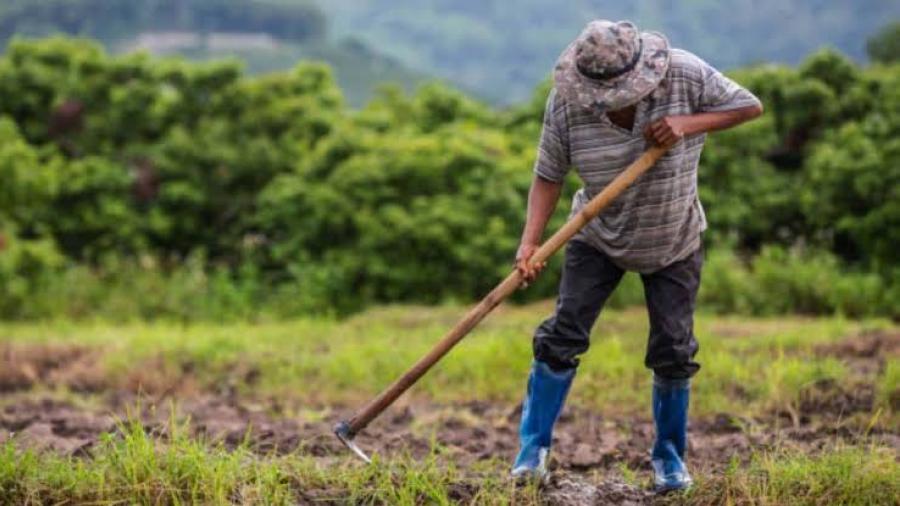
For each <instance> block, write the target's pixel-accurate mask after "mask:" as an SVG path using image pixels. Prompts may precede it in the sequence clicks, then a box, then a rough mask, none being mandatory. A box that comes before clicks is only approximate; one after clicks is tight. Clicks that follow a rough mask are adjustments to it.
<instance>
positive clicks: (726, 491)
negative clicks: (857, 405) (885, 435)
mask: <svg viewBox="0 0 900 506" xmlns="http://www.w3.org/2000/svg"><path fill="white" fill-rule="evenodd" d="M687 498H688V502H690V503H691V504H698V505H707V504H708V505H720V504H791V505H796V506H801V505H810V506H813V505H822V504H829V505H839V504H840V505H859V506H870V505H892V504H894V505H895V504H897V503H898V502H900V464H898V462H897V459H896V455H894V454H893V452H891V451H890V450H888V449H886V448H861V447H843V448H834V449H832V450H830V451H828V452H826V453H824V454H822V455H819V456H809V455H803V454H799V453H785V452H772V453H760V454H757V455H756V456H754V458H753V460H752V462H751V464H750V466H749V467H740V466H737V465H734V466H731V468H730V469H729V470H728V471H727V472H725V473H723V474H722V475H719V476H716V477H711V478H709V479H705V480H701V481H700V482H699V483H698V487H697V488H696V489H695V490H693V491H692V492H691V493H689V494H688V496H687Z"/></svg>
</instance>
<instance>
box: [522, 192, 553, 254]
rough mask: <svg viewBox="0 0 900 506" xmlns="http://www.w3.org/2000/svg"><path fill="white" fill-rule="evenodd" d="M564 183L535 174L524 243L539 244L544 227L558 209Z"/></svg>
mask: <svg viewBox="0 0 900 506" xmlns="http://www.w3.org/2000/svg"><path fill="white" fill-rule="evenodd" d="M561 192H562V184H560V183H554V182H552V181H547V180H546V179H542V178H541V177H540V176H535V177H534V181H532V183H531V190H530V191H529V192H528V214H527V217H526V219H525V230H524V231H523V232H522V243H523V244H538V243H539V242H540V241H541V237H542V236H543V235H544V228H546V226H547V222H548V221H549V220H550V216H551V215H552V214H553V210H554V209H556V203H557V202H559V195H560V193H561Z"/></svg>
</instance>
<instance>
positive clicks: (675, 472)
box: [651, 377, 693, 492]
mask: <svg viewBox="0 0 900 506" xmlns="http://www.w3.org/2000/svg"><path fill="white" fill-rule="evenodd" d="M690 394H691V382H690V379H680V380H667V379H664V378H660V377H655V378H654V380H653V420H654V422H655V424H656V443H655V444H654V445H653V454H652V458H651V463H652V464H653V472H654V474H655V480H654V482H655V486H656V491H657V492H668V491H671V490H683V489H686V488H688V487H690V486H691V484H692V483H693V480H692V479H691V475H690V474H688V471H687V467H686V466H685V465H684V451H685V447H686V446H687V421H688V418H687V417H688V404H689V401H690Z"/></svg>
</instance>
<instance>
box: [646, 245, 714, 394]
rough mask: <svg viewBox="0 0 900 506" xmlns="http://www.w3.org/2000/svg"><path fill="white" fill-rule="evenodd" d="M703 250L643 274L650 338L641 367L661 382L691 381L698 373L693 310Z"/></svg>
mask: <svg viewBox="0 0 900 506" xmlns="http://www.w3.org/2000/svg"><path fill="white" fill-rule="evenodd" d="M702 267H703V250H702V248H698V249H697V251H695V252H694V253H693V254H691V255H690V256H689V257H687V258H686V259H684V260H681V261H679V262H675V263H674V264H672V265H669V266H667V267H665V268H663V269H661V270H659V271H656V272H654V273H652V274H644V275H642V276H641V280H642V281H643V283H644V297H645V299H646V301H647V312H648V314H649V317H650V336H649V339H648V341H647V353H646V356H645V357H644V364H645V365H646V366H647V367H648V368H650V369H653V371H654V373H655V375H656V376H658V377H660V378H664V379H686V378H690V377H691V376H693V375H694V374H696V372H697V371H698V370H699V369H700V364H698V363H697V362H695V361H694V356H695V355H696V354H697V351H698V350H699V349H700V346H699V344H698V343H697V339H696V337H695V336H694V309H695V308H696V305H697V290H698V289H699V288H700V271H701V269H702Z"/></svg>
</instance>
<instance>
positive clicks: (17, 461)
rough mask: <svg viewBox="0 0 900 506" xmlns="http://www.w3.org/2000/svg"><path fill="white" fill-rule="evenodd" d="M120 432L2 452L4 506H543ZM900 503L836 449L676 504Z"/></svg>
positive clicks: (492, 492) (137, 430)
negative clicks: (37, 449)
mask: <svg viewBox="0 0 900 506" xmlns="http://www.w3.org/2000/svg"><path fill="white" fill-rule="evenodd" d="M121 431H122V434H121V436H118V437H114V436H106V437H104V438H103V439H102V441H101V442H100V444H99V445H98V447H96V448H95V449H94V452H93V457H92V458H91V459H77V458H65V457H59V456H55V455H52V454H40V455H39V454H35V453H33V452H30V451H25V452H20V451H17V450H16V449H15V448H14V447H13V445H11V444H5V445H0V504H10V505H13V504H15V505H36V504H72V503H76V504H85V503H89V504H120V503H122V502H123V501H125V502H127V503H129V504H173V505H177V504H230V503H240V504H273V505H274V504H294V503H296V502H305V503H316V502H322V503H334V502H339V503H346V504H392V505H394V504H396V505H413V504H447V505H449V504H459V503H466V504H539V503H540V497H541V496H540V493H539V491H538V490H537V489H536V488H534V487H524V488H516V487H514V485H513V484H512V483H511V482H509V480H507V479H505V476H506V463H503V462H499V461H492V462H487V463H484V464H481V465H479V466H478V467H477V468H473V469H468V470H461V469H458V468H456V467H454V466H452V465H448V464H446V463H442V462H441V461H440V460H439V459H438V458H437V457H436V455H432V456H430V457H428V458H425V459H421V460H413V459H412V458H410V457H400V458H397V459H394V460H391V461H379V460H376V461H375V463H374V464H373V465H361V464H357V463H355V462H346V461H345V462H342V463H332V464H330V465H329V464H326V463H322V462H320V461H316V460H314V459H312V458H310V457H305V456H300V455H295V454H294V455H286V456H259V455H256V454H254V453H252V452H250V451H249V450H248V449H246V448H238V449H236V450H231V451H226V450H225V449H223V448H221V447H218V446H210V445H208V444H205V443H204V442H203V441H199V440H195V439H191V438H188V437H187V436H186V435H185V434H186V427H184V426H180V427H179V426H178V425H175V424H172V425H171V426H170V431H169V432H170V437H169V439H168V440H167V441H165V442H164V443H163V442H161V441H159V440H155V439H153V438H151V437H149V436H147V435H146V434H145V432H144V431H143V430H142V427H141V425H140V424H139V423H129V422H125V423H123V425H122V427H121ZM632 474H633V472H632ZM599 478H602V477H594V478H592V479H599ZM626 478H627V477H626ZM627 481H629V482H636V481H639V480H638V478H637V477H636V476H634V475H632V476H631V478H630V479H628V480H627ZM898 497H900V463H898V462H897V460H896V459H895V457H894V456H893V455H892V453H891V452H890V451H888V450H885V449H881V448H859V447H839V448H833V449H831V450H828V451H825V452H823V453H821V454H819V455H816V456H808V455H803V454H796V453H793V454H792V453H784V452H778V451H776V452H771V453H758V454H756V455H755V456H754V458H753V460H752V462H751V464H750V466H748V467H741V466H737V465H733V466H731V467H730V468H729V469H728V470H727V471H726V472H725V473H723V474H721V475H719V476H711V477H700V478H699V479H698V482H697V486H696V487H695V489H694V490H692V491H691V492H690V493H689V494H688V495H686V496H683V497H677V498H675V499H674V501H673V502H679V503H680V502H688V503H690V504H703V505H705V504H709V505H713V504H715V505H718V504H778V505H780V504H796V505H801V504H810V505H817V504H846V505H891V504H896V501H897V498H898ZM683 500H684V501H683Z"/></svg>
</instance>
